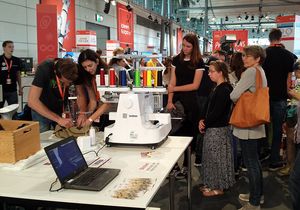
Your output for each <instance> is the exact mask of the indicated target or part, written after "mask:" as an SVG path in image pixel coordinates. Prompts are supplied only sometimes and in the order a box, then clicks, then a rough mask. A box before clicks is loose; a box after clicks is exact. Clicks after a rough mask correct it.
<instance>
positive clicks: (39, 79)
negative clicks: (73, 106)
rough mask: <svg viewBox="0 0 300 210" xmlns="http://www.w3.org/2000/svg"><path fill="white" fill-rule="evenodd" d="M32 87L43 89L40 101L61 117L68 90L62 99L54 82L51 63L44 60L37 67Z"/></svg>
mask: <svg viewBox="0 0 300 210" xmlns="http://www.w3.org/2000/svg"><path fill="white" fill-rule="evenodd" d="M32 85H34V86H37V87H39V88H42V89H43V90H42V94H41V96H40V101H41V102H42V103H43V104H44V105H45V106H46V107H47V108H48V109H50V110H51V111H53V112H54V113H56V114H58V115H61V114H62V112H63V105H64V104H65V103H67V98H68V94H67V93H68V90H67V89H66V93H65V97H64V99H62V96H61V94H60V92H59V89H58V85H57V82H56V77H55V73H54V62H53V61H51V60H46V61H44V62H43V63H41V64H40V65H39V66H38V68H37V71H36V73H35V76H34V79H33V81H32ZM62 90H63V86H62Z"/></svg>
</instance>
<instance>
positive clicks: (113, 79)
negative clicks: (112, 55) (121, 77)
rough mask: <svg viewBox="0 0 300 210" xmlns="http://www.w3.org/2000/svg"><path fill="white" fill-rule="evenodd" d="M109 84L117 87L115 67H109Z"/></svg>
mask: <svg viewBox="0 0 300 210" xmlns="http://www.w3.org/2000/svg"><path fill="white" fill-rule="evenodd" d="M109 86H110V87H116V75H115V70H114V69H113V68H110V69H109Z"/></svg>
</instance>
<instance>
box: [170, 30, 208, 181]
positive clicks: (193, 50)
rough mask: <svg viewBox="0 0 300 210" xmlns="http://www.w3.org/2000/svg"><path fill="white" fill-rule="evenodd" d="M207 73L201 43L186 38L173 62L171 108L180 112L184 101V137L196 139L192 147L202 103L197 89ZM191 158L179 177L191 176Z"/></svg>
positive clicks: (194, 39) (193, 37)
mask: <svg viewBox="0 0 300 210" xmlns="http://www.w3.org/2000/svg"><path fill="white" fill-rule="evenodd" d="M203 71H204V62H203V59H202V56H201V53H200V49H199V41H198V38H197V36H196V35H195V34H192V33H190V34H187V35H185V36H184V37H183V41H182V49H181V51H180V53H179V54H178V55H177V56H175V57H174V59H173V61H172V69H171V79H170V82H169V85H168V104H167V109H168V110H170V111H171V110H173V109H176V107H175V105H174V104H175V102H176V101H180V102H181V104H182V105H183V107H184V113H185V115H186V119H185V121H184V123H183V128H182V133H181V134H182V135H188V136H192V137H193V142H192V147H193V145H194V144H195V141H196V139H197V135H198V133H199V131H198V122H199V118H200V104H199V98H198V94H197V90H198V88H199V86H200V83H201V79H202V75H203ZM186 166H187V158H185V159H184V163H183V167H182V169H181V171H180V172H178V173H177V175H176V177H177V178H184V177H185V176H186V174H187V167H186Z"/></svg>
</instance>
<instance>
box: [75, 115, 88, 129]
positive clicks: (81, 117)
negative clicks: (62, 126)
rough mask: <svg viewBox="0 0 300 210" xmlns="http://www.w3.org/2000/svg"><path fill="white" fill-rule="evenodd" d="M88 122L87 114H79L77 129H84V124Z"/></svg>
mask: <svg viewBox="0 0 300 210" xmlns="http://www.w3.org/2000/svg"><path fill="white" fill-rule="evenodd" d="M86 120H87V118H86V115H85V114H79V115H78V118H77V127H79V128H80V127H83V124H84V123H85V121H86Z"/></svg>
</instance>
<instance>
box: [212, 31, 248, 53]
mask: <svg viewBox="0 0 300 210" xmlns="http://www.w3.org/2000/svg"><path fill="white" fill-rule="evenodd" d="M228 34H235V35H236V42H235V43H234V49H235V50H236V51H243V48H244V47H246V46H247V45H248V31H247V30H221V31H213V51H214V50H220V49H221V43H220V39H221V37H223V36H224V35H228Z"/></svg>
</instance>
